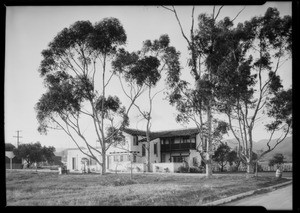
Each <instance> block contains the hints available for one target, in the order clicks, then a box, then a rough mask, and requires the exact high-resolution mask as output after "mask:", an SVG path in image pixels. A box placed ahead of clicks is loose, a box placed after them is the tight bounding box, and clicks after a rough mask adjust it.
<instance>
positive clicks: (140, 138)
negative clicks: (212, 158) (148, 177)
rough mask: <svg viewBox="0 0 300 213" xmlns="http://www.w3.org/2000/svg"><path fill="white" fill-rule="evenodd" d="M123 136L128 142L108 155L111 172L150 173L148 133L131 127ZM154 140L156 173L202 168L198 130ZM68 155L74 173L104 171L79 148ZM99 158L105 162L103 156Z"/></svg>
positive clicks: (158, 136) (166, 134)
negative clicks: (147, 170)
mask: <svg viewBox="0 0 300 213" xmlns="http://www.w3.org/2000/svg"><path fill="white" fill-rule="evenodd" d="M123 135H124V136H125V139H124V140H123V141H122V143H119V144H118V145H115V146H114V145H112V146H111V147H110V148H109V149H108V150H107V152H106V155H107V156H106V168H107V170H109V171H130V170H131V169H132V170H133V171H136V172H139V171H140V172H143V171H146V162H147V150H146V146H147V142H146V132H145V131H141V130H136V129H129V128H127V129H125V130H124V131H123ZM150 139H151V142H150V155H151V157H150V160H151V162H150V163H151V171H152V172H176V171H178V168H179V167H180V166H183V165H187V164H188V165H189V166H199V165H201V157H200V154H199V153H198V152H197V151H196V147H198V148H199V144H200V136H199V130H198V129H197V128H189V129H181V130H170V131H159V132H151V135H150ZM204 144H205V143H204ZM200 148H201V147H200ZM99 150H100V149H99ZM83 151H86V149H83ZM67 156H68V157H67V169H68V170H70V171H79V172H81V171H88V170H90V171H99V170H100V169H101V168H100V166H99V165H98V164H97V163H96V162H95V160H93V159H90V158H88V157H87V156H86V155H84V154H83V153H82V152H81V151H80V150H79V149H69V150H68V155H67ZM96 156H97V157H98V159H101V156H100V154H98V155H96Z"/></svg>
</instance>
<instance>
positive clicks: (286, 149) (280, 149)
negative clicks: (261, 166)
mask: <svg viewBox="0 0 300 213" xmlns="http://www.w3.org/2000/svg"><path fill="white" fill-rule="evenodd" d="M292 139H293V138H292V137H287V138H285V139H284V141H282V142H281V143H280V144H278V145H277V146H276V148H275V149H274V150H273V151H271V152H270V153H268V154H266V155H265V156H264V158H263V159H264V160H268V159H270V158H271V157H272V156H273V155H274V154H275V153H282V154H283V155H284V156H285V158H286V159H285V160H286V161H292V159H293V143H292V141H293V140H292ZM225 141H226V142H227V144H228V145H229V146H230V147H231V148H235V147H236V146H237V145H238V143H237V140H236V139H228V140H225ZM267 142H268V140H267V139H263V140H260V141H258V142H254V143H253V151H257V150H266V149H267V148H268V147H267ZM275 143H276V139H274V140H272V141H271V142H270V145H271V147H273V146H274V144H275Z"/></svg>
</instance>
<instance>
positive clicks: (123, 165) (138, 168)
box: [109, 161, 146, 172]
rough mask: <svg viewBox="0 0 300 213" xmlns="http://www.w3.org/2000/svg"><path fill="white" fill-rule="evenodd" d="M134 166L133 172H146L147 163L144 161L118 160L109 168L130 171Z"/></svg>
mask: <svg viewBox="0 0 300 213" xmlns="http://www.w3.org/2000/svg"><path fill="white" fill-rule="evenodd" d="M131 168H132V172H145V171H146V164H144V163H132V165H131V163H130V161H125V162H118V163H113V164H111V166H110V168H109V170H110V171H114V172H115V171H117V172H130V170H131Z"/></svg>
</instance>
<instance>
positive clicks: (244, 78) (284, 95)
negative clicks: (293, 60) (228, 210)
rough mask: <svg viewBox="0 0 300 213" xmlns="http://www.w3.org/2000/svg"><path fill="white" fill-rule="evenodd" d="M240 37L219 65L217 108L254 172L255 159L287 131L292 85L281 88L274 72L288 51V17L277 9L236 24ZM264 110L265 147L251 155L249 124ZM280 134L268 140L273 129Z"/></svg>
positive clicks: (262, 116) (289, 29) (289, 18)
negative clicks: (222, 113) (256, 154)
mask: <svg viewBox="0 0 300 213" xmlns="http://www.w3.org/2000/svg"><path fill="white" fill-rule="evenodd" d="M236 35H237V36H238V37H240V38H241V40H240V42H239V43H238V45H237V47H236V48H235V49H232V50H231V51H232V53H231V54H230V55H229V57H228V60H227V62H226V63H224V64H223V67H222V69H220V72H219V76H221V78H220V79H222V80H220V81H219V84H220V89H219V93H218V94H219V98H218V100H219V101H220V102H219V109H220V110H221V111H222V112H224V113H225V114H226V115H227V117H228V122H229V126H230V129H231V131H232V133H233V135H234V136H235V138H236V140H237V141H238V145H239V149H238V150H240V151H239V155H240V157H241V159H242V160H243V162H244V163H246V164H247V173H248V174H249V173H253V170H254V169H253V164H254V161H256V162H257V161H258V160H259V159H260V158H261V157H263V156H264V155H265V154H267V153H269V152H271V151H272V150H274V149H275V148H276V146H277V145H278V144H279V143H281V142H282V141H283V140H284V139H285V138H286V136H287V135H288V134H290V133H291V130H292V90H291V89H287V90H284V89H283V85H282V81H281V79H280V76H279V74H278V71H279V68H280V67H281V65H282V64H283V63H284V62H285V61H286V60H287V59H289V58H290V56H291V45H292V43H291V41H292V40H291V37H292V19H291V17H290V16H284V17H280V14H279V12H278V10H277V9H276V8H268V9H267V11H266V12H265V14H264V15H263V16H259V17H257V16H256V17H253V18H252V19H251V20H250V21H245V22H244V23H243V24H242V23H240V24H238V26H237V28H236ZM265 115H267V117H269V119H268V120H267V121H266V122H267V124H266V125H265V127H266V130H267V131H268V132H269V133H270V136H269V139H268V142H267V143H266V149H265V150H264V151H263V152H261V153H260V154H259V156H257V158H256V159H255V160H254V159H253V132H254V131H253V129H254V127H255V126H256V125H257V124H259V123H260V121H261V120H262V119H264V118H265V117H266V116H265ZM276 132H280V133H282V134H281V136H279V137H278V138H277V139H276V142H275V144H273V145H271V144H270V142H271V140H272V139H273V136H274V133H276Z"/></svg>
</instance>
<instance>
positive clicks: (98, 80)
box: [35, 18, 139, 174]
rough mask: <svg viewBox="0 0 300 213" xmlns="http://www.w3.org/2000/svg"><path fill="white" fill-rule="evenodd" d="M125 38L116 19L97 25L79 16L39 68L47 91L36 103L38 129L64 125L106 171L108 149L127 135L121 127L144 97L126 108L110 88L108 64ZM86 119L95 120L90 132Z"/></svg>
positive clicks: (56, 40)
mask: <svg viewBox="0 0 300 213" xmlns="http://www.w3.org/2000/svg"><path fill="white" fill-rule="evenodd" d="M126 39H127V36H126V34H125V30H124V29H123V26H122V24H121V23H120V21H119V20H118V19H116V18H105V19H103V20H101V21H99V22H97V23H95V24H94V25H93V24H91V23H90V22H89V21H77V22H75V23H74V24H72V25H71V26H70V27H69V28H64V29H63V30H62V31H61V32H59V33H58V34H57V36H56V37H55V38H54V39H53V41H51V42H50V43H49V45H48V49H45V50H43V51H42V56H43V60H42V61H41V64H40V68H39V72H40V76H41V77H42V78H43V79H44V85H45V87H46V88H47V91H46V92H45V93H44V94H43V95H42V97H41V98H40V100H39V101H38V103H37V104H36V107H35V110H36V112H37V120H38V122H39V124H40V126H39V128H38V131H39V132H40V133H45V134H46V133H47V131H48V130H49V129H58V130H63V131H64V132H65V133H66V134H67V135H68V136H69V137H70V139H71V140H72V141H73V142H74V143H75V144H76V146H77V147H78V148H79V150H80V151H81V152H82V153H83V154H85V155H86V156H88V157H90V158H91V159H94V160H95V161H96V162H97V163H98V164H99V165H100V166H101V168H102V170H101V174H104V173H105V172H106V167H105V165H106V151H107V149H108V148H109V147H110V146H111V145H112V144H113V143H114V142H116V143H119V142H120V140H122V134H121V133H120V131H119V130H120V129H122V128H124V127H126V126H127V125H128V124H129V120H128V113H129V110H130V108H131V107H132V105H133V102H134V101H135V99H136V98H137V97H138V96H139V93H137V94H135V97H133V100H132V103H131V104H130V105H129V106H128V108H127V109H126V108H125V106H123V105H122V103H121V101H120V99H119V98H118V97H117V96H112V95H108V91H107V86H108V85H109V83H110V81H111V79H112V77H113V76H114V74H115V73H114V72H113V71H111V70H110V69H109V68H108V63H109V62H111V60H113V58H114V57H115V55H116V53H117V51H118V48H119V47H121V46H122V45H124V44H125V42H126ZM86 123H89V124H92V128H90V132H89V133H86V132H85V129H86V128H87V127H84V129H83V124H86ZM91 131H92V132H91ZM91 134H93V136H94V137H95V138H96V139H97V140H96V141H97V142H99V144H100V150H99V149H97V148H96V147H95V146H94V143H95V141H94V140H93V141H91V139H88V138H87V137H91ZM79 143H83V144H84V146H85V147H86V150H83V149H82V145H79ZM91 144H93V145H91ZM98 156H100V158H101V159H99V157H98Z"/></svg>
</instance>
